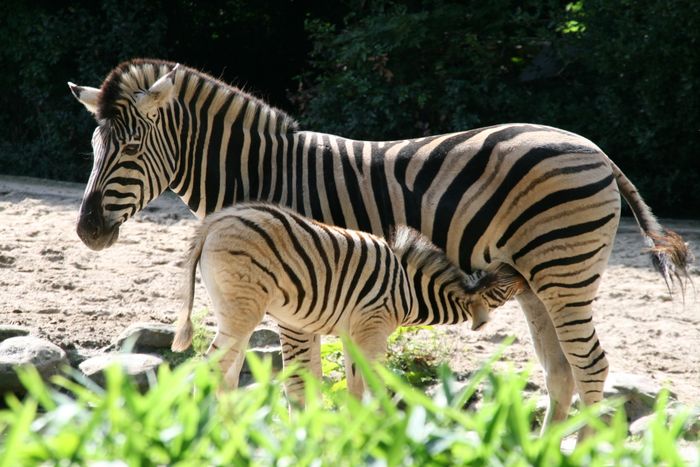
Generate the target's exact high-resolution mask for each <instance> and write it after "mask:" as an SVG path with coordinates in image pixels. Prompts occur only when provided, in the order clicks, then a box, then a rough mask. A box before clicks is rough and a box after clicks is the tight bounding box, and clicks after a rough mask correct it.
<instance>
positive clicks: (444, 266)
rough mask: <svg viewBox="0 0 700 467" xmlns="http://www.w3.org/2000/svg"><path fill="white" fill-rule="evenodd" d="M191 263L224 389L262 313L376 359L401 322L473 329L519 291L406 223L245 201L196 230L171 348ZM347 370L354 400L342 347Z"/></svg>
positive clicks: (180, 327) (188, 335)
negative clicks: (367, 222)
mask: <svg viewBox="0 0 700 467" xmlns="http://www.w3.org/2000/svg"><path fill="white" fill-rule="evenodd" d="M197 263H199V264H200V268H201V273H202V278H203V280H204V283H205V285H206V288H207V291H208V292H209V295H210V296H211V299H212V302H213V305H214V310H215V313H216V319H217V323H218V330H217V333H216V337H215V338H214V340H213V342H212V343H211V345H210V347H209V350H208V352H207V354H210V353H211V352H214V351H217V350H221V349H223V350H224V355H223V357H222V359H221V360H220V365H221V370H222V373H223V374H224V381H225V384H226V385H227V386H228V387H230V388H235V387H237V386H238V375H239V373H240V369H241V366H242V364H243V359H244V355H245V349H246V347H247V345H248V339H249V338H250V335H251V334H252V332H253V330H254V329H255V327H256V326H257V325H258V324H259V323H260V322H261V321H262V320H263V318H264V316H265V314H266V312H267V313H269V314H270V315H271V316H272V317H273V318H274V319H275V320H276V321H277V322H278V323H279V325H280V326H281V327H282V328H293V329H299V330H302V331H305V332H308V333H312V334H314V335H319V334H332V335H347V336H348V337H349V338H350V339H351V340H352V341H353V342H354V343H355V344H356V345H357V346H358V348H359V349H360V350H361V351H362V352H363V353H364V354H365V355H366V356H367V358H369V359H370V360H376V359H380V358H381V357H382V356H383V355H384V354H385V353H386V349H387V338H388V337H389V335H390V334H391V333H392V332H393V331H394V330H395V329H396V328H397V327H399V326H411V325H419V324H457V323H462V322H465V321H467V320H471V322H472V329H477V328H479V327H481V326H482V325H483V324H484V323H485V322H486V321H487V320H488V312H489V311H490V310H491V309H493V308H495V307H497V306H500V305H502V304H503V303H504V302H505V301H507V300H509V299H510V298H512V297H513V296H514V295H516V294H517V293H519V292H520V291H522V290H524V289H525V282H524V279H522V278H521V277H520V276H519V275H518V274H517V273H515V272H511V271H512V270H511V269H510V268H501V269H499V270H498V271H496V272H492V273H484V272H479V273H476V274H473V275H471V276H470V275H467V274H465V273H464V272H463V271H462V270H461V269H460V268H458V267H457V266H455V265H454V264H453V263H452V262H451V261H450V260H449V259H448V258H447V257H446V256H445V254H444V253H443V252H442V251H441V250H439V249H438V248H437V247H435V246H434V245H433V244H432V243H430V242H429V241H428V240H427V239H426V238H425V237H424V236H423V235H421V234H420V233H419V232H418V231H416V230H414V229H412V228H410V227H405V226H401V227H398V228H397V230H396V232H395V233H394V235H393V237H392V239H391V240H389V241H386V240H384V239H383V238H380V237H376V236H374V235H372V234H369V233H364V232H360V231H357V230H348V229H343V228H340V227H334V226H328V225H324V224H321V223H319V222H316V221H313V220H311V219H309V218H305V217H302V216H300V215H299V214H297V213H295V212H294V211H292V210H290V209H287V208H284V207H281V206H275V205H270V204H264V203H244V204H239V205H236V206H234V207H231V208H227V209H224V210H222V211H219V212H217V213H215V214H212V215H210V216H208V217H206V218H205V219H204V221H203V222H202V224H201V225H200V227H199V229H198V231H197V233H196V236H195V238H194V240H193V242H192V248H191V253H190V257H189V262H188V266H187V272H186V273H187V281H186V284H185V285H186V289H185V292H186V293H185V303H184V306H183V308H182V310H181V311H180V315H179V317H178V321H177V332H176V336H175V340H174V342H173V345H172V350H174V351H183V350H185V349H186V348H187V347H189V345H190V344H191V341H192V333H193V328H192V321H191V319H190V314H191V311H192V302H193V295H194V277H195V271H196V267H197ZM314 366H318V365H314ZM345 371H346V375H347V379H348V389H349V391H350V393H351V394H353V395H355V396H358V397H359V396H360V395H361V394H362V391H363V389H364V384H363V381H362V379H361V377H360V376H359V375H357V374H356V373H355V370H354V366H353V365H352V360H351V358H350V356H349V355H348V353H347V350H346V352H345ZM317 376H320V375H317ZM298 383H299V378H298V377H297V378H295V380H292V381H290V383H289V384H288V386H287V392H288V393H289V394H290V395H291V396H293V397H294V398H296V399H302V393H301V391H300V386H299V384H298Z"/></svg>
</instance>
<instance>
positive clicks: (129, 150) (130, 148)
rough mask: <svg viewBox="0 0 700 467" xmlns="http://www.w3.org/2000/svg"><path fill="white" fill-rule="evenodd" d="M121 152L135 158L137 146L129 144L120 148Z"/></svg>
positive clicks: (137, 150) (136, 144)
mask: <svg viewBox="0 0 700 467" xmlns="http://www.w3.org/2000/svg"><path fill="white" fill-rule="evenodd" d="M122 152H123V153H124V154H126V155H127V156H135V155H136V153H138V152H139V144H138V143H130V144H127V145H126V146H124V148H122Z"/></svg>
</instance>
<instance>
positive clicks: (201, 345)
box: [192, 308, 214, 356]
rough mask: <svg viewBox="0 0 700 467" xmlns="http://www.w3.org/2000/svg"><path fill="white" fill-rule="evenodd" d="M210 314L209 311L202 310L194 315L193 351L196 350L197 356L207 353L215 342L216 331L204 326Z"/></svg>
mask: <svg viewBox="0 0 700 467" xmlns="http://www.w3.org/2000/svg"><path fill="white" fill-rule="evenodd" d="M208 314H209V310H208V309H207V308H202V309H201V310H199V311H195V312H194V313H192V325H193V326H194V335H193V336H192V349H194V353H195V354H196V355H200V356H201V355H204V354H205V353H206V352H207V349H208V348H209V344H210V343H211V341H212V340H214V331H212V330H211V328H209V327H207V326H206V325H205V324H204V321H205V319H206V317H207V315H208Z"/></svg>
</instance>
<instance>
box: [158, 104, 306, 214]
mask: <svg viewBox="0 0 700 467" xmlns="http://www.w3.org/2000/svg"><path fill="white" fill-rule="evenodd" d="M210 101H211V102H210V103H209V105H208V106H206V105H203V104H201V103H200V104H199V105H193V104H191V103H190V104H188V105H185V104H183V105H182V107H181V110H182V114H181V122H182V128H181V129H180V132H179V133H180V135H179V136H180V151H179V152H180V158H179V159H180V160H179V164H178V167H177V169H176V174H175V177H174V181H173V182H172V183H171V185H170V187H171V188H172V189H173V191H175V192H176V193H177V194H178V195H179V196H180V197H181V198H182V200H183V201H184V202H185V203H186V204H187V205H188V206H189V208H190V209H191V210H192V212H194V213H195V215H196V216H197V217H200V218H201V217H204V216H205V215H206V214H208V213H210V212H214V211H218V210H219V209H221V208H222V207H224V206H229V205H231V204H233V203H235V202H239V201H247V200H251V201H254V200H262V201H273V198H274V195H275V192H276V191H278V189H279V188H278V186H276V184H275V182H276V178H277V177H276V175H277V172H280V171H281V169H280V168H279V165H280V162H283V161H284V160H285V159H289V156H288V155H289V153H290V152H293V151H295V148H296V145H297V143H298V137H297V136H296V135H295V133H294V132H292V131H291V130H290V122H289V117H287V116H286V115H284V114H283V113H281V112H279V111H276V110H275V109H274V108H272V107H269V106H267V105H266V104H264V103H262V102H260V101H258V100H256V99H253V98H250V97H249V96H246V95H245V94H243V93H239V94H234V95H227V94H223V95H222V96H219V97H217V98H212V99H210ZM206 102H208V101H206V100H205V103H206ZM195 116H196V118H194V117H195Z"/></svg>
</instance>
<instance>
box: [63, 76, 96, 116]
mask: <svg viewBox="0 0 700 467" xmlns="http://www.w3.org/2000/svg"><path fill="white" fill-rule="evenodd" d="M68 87H69V88H70V92H71V93H73V95H74V96H75V98H76V99H78V100H79V101H80V102H81V103H82V104H83V105H84V106H85V108H86V109H88V112H90V113H91V114H95V113H96V112H97V96H98V94H99V93H100V90H99V89H97V88H91V87H90V86H78V85H77V84H73V83H71V82H70V81H68Z"/></svg>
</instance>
